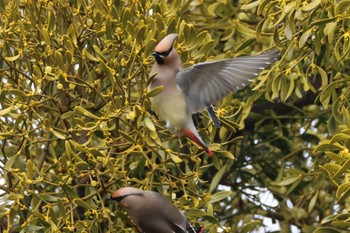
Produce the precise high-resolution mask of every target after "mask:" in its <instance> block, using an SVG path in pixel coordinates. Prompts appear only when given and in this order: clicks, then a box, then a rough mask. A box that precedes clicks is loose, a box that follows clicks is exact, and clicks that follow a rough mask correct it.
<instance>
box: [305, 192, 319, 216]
mask: <svg viewBox="0 0 350 233" xmlns="http://www.w3.org/2000/svg"><path fill="white" fill-rule="evenodd" d="M317 197H318V192H316V193H315V195H314V196H313V197H312V198H311V200H310V202H309V205H308V208H307V211H308V212H309V213H311V212H312V210H313V209H314V207H315V204H316V201H317Z"/></svg>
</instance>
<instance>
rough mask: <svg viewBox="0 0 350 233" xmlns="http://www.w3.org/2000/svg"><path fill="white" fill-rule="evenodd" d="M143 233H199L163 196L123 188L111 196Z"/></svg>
mask: <svg viewBox="0 0 350 233" xmlns="http://www.w3.org/2000/svg"><path fill="white" fill-rule="evenodd" d="M111 199H112V200H115V201H117V202H118V203H119V205H121V207H123V209H124V210H126V212H127V213H128V215H129V216H130V218H131V220H132V221H133V222H134V223H135V225H136V226H137V227H138V228H139V229H140V230H141V231H142V232H144V233H201V232H202V229H201V230H198V231H196V230H195V229H194V228H193V227H192V226H191V225H190V223H189V222H188V221H187V219H186V218H185V216H184V215H183V214H182V213H181V212H180V211H179V210H178V209H177V208H176V207H175V206H174V205H173V204H172V203H171V201H170V200H168V199H167V198H165V197H164V196H163V195H161V194H159V193H156V192H152V191H143V190H140V189H137V188H132V187H125V188H121V189H118V190H117V191H115V192H114V193H113V194H112V196H111Z"/></svg>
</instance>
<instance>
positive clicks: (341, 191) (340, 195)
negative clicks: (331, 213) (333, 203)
mask: <svg viewBox="0 0 350 233" xmlns="http://www.w3.org/2000/svg"><path fill="white" fill-rule="evenodd" d="M349 196H350V182H349V183H344V184H342V185H340V186H339V188H338V189H337V193H336V198H337V200H338V202H342V201H344V200H345V199H347V198H348V197H349Z"/></svg>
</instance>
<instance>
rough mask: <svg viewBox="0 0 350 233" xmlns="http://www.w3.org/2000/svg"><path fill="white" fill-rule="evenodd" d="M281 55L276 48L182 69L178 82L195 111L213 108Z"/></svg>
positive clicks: (192, 109)
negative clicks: (212, 106)
mask: <svg viewBox="0 0 350 233" xmlns="http://www.w3.org/2000/svg"><path fill="white" fill-rule="evenodd" d="M278 56H279V51H278V50H277V49H274V50H270V51H267V52H265V53H261V54H258V55H253V56H244V57H237V58H232V59H226V60H220V61H213V62H203V63H199V64H196V65H194V66H192V67H189V68H187V69H183V70H181V71H180V72H179V73H178V74H177V76H176V82H177V84H178V86H179V87H180V88H181V89H182V91H183V92H184V94H185V95H186V97H187V99H188V103H189V106H190V109H191V111H192V112H199V111H201V110H202V109H203V108H208V107H210V105H211V104H214V103H216V102H217V101H219V100H220V99H222V98H223V97H224V96H226V95H227V94H229V93H230V92H236V91H238V90H241V89H242V88H243V87H244V86H246V85H249V83H250V82H251V81H252V80H253V79H254V78H256V77H257V76H258V75H259V73H260V72H261V71H262V70H264V68H265V67H266V66H268V65H269V64H271V63H272V62H273V61H275V60H276V59H277V57H278Z"/></svg>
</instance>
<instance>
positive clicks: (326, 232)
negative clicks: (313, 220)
mask: <svg viewBox="0 0 350 233" xmlns="http://www.w3.org/2000/svg"><path fill="white" fill-rule="evenodd" d="M341 232H342V231H340V230H338V229H336V228H333V227H320V228H318V229H316V230H314V232H313V233H341Z"/></svg>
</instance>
